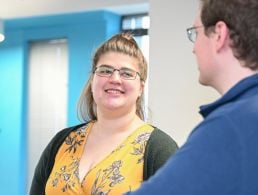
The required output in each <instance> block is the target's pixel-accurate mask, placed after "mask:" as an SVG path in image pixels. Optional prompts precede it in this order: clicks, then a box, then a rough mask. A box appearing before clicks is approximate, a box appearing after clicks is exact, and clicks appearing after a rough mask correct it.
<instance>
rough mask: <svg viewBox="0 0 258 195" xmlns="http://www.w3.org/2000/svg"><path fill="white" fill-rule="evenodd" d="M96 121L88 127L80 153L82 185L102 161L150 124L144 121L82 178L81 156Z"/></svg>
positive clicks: (80, 179)
mask: <svg viewBox="0 0 258 195" xmlns="http://www.w3.org/2000/svg"><path fill="white" fill-rule="evenodd" d="M93 124H94V122H91V123H90V124H89V125H88V127H86V135H85V139H84V142H83V145H82V147H83V149H82V150H81V153H80V160H79V166H78V173H79V183H80V185H83V182H84V181H85V179H86V177H87V176H88V175H89V174H90V173H91V172H92V171H93V170H94V169H95V168H96V167H98V166H99V165H100V164H101V163H102V162H104V161H106V160H107V159H108V158H110V156H111V155H112V154H113V153H114V152H115V151H118V150H119V149H120V148H121V147H122V146H123V145H125V144H126V143H127V142H128V141H129V140H130V137H132V136H133V135H134V134H136V133H137V132H138V131H139V130H140V129H142V128H143V127H144V126H145V125H148V124H147V123H144V124H142V125H140V126H139V127H138V128H137V129H135V130H134V131H133V132H132V133H131V134H129V135H128V136H127V137H126V138H125V139H124V140H123V141H122V142H121V143H120V144H118V145H117V147H115V148H114V149H113V150H112V151H111V152H109V153H108V154H107V155H105V157H103V158H102V159H101V160H100V161H99V162H97V163H96V164H95V165H94V166H92V167H91V168H90V169H89V170H88V171H87V172H86V173H85V174H84V176H83V177H82V178H80V172H79V167H80V161H81V157H82V154H83V152H84V150H85V144H86V143H87V140H88V136H89V134H90V132H91V130H92V127H93Z"/></svg>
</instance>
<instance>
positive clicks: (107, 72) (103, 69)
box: [95, 66, 114, 77]
mask: <svg viewBox="0 0 258 195" xmlns="http://www.w3.org/2000/svg"><path fill="white" fill-rule="evenodd" d="M113 72H114V68H112V67H108V66H99V67H98V68H97V69H96V71H95V73H96V74H97V75H99V76H102V77H108V76H111V75H112V74H113Z"/></svg>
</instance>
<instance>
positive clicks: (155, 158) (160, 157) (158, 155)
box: [143, 128, 178, 180]
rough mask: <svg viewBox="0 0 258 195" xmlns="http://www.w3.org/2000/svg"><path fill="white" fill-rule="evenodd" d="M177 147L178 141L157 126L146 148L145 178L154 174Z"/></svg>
mask: <svg viewBox="0 0 258 195" xmlns="http://www.w3.org/2000/svg"><path fill="white" fill-rule="evenodd" d="M177 149H178V146H177V143H176V142H175V141H174V140H173V139H172V138H171V137H170V136H169V135H167V134H166V133H165V132H163V131H161V130H160V129H158V128H155V130H154V131H153V132H152V134H151V136H150V138H149V140H148V142H147V145H146V148H145V153H144V171H143V180H147V179H148V178H149V177H150V176H152V175H154V174H155V172H156V171H157V170H158V169H159V168H160V167H161V166H162V165H163V164H165V162H166V161H167V160H168V158H169V157H171V156H172V155H173V154H174V153H175V152H176V150H177Z"/></svg>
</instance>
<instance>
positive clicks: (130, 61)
mask: <svg viewBox="0 0 258 195" xmlns="http://www.w3.org/2000/svg"><path fill="white" fill-rule="evenodd" d="M102 64H105V65H110V66H113V67H115V68H122V67H126V68H134V69H138V61H137V59H136V58H135V57H132V56H129V55H127V54H124V53H120V52H113V51H111V52H107V53H104V54H103V55H101V56H100V58H99V61H98V63H97V65H102Z"/></svg>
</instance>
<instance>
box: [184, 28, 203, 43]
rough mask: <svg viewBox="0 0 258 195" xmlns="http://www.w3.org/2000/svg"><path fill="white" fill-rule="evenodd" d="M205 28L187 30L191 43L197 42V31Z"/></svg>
mask: <svg viewBox="0 0 258 195" xmlns="http://www.w3.org/2000/svg"><path fill="white" fill-rule="evenodd" d="M202 27H203V26H194V27H191V28H187V29H186V33H187V37H188V39H189V40H190V41H191V42H193V43H194V42H195V41H196V38H197V31H196V29H198V28H202Z"/></svg>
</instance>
